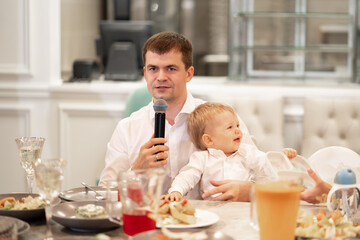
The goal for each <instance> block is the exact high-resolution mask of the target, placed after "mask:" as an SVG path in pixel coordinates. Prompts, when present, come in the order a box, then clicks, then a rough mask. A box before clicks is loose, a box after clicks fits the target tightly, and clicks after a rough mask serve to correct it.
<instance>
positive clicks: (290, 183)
mask: <svg viewBox="0 0 360 240" xmlns="http://www.w3.org/2000/svg"><path fill="white" fill-rule="evenodd" d="M302 190H303V187H302V184H301V180H299V181H298V180H267V181H264V180H263V181H258V182H256V183H255V185H254V188H253V191H252V193H251V194H252V196H251V199H252V202H251V207H252V209H253V210H254V209H256V213H255V214H254V211H253V210H252V218H253V219H252V223H253V225H254V222H255V225H257V226H258V229H259V233H260V240H293V239H295V227H296V218H297V214H298V210H299V205H300V193H301V191H302ZM256 216H257V217H256ZM254 218H256V219H254Z"/></svg>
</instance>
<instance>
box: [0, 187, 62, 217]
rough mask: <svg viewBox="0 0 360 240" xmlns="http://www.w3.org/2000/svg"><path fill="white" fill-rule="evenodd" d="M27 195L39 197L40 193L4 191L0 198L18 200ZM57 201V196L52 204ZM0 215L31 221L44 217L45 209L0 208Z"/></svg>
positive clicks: (58, 201)
mask: <svg viewBox="0 0 360 240" xmlns="http://www.w3.org/2000/svg"><path fill="white" fill-rule="evenodd" d="M28 196H32V197H33V198H35V197H39V196H40V195H39V194H36V193H4V194H0V199H3V198H6V197H14V198H15V200H20V199H21V198H24V197H28ZM58 203H60V199H58V198H57V199H56V201H55V203H54V204H55V205H56V204H58ZM0 215H2V216H9V217H14V218H18V219H21V220H24V221H32V220H37V219H40V218H45V209H44V208H37V209H24V210H13V209H9V210H4V209H0Z"/></svg>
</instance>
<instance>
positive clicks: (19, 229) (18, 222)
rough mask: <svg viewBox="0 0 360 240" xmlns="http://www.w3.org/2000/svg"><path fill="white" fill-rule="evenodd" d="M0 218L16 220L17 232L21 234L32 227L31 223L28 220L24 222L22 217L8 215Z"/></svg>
mask: <svg viewBox="0 0 360 240" xmlns="http://www.w3.org/2000/svg"><path fill="white" fill-rule="evenodd" d="M0 219H5V221H7V222H15V224H16V229H17V234H18V235H21V234H23V233H25V232H27V231H29V229H30V225H29V224H28V223H27V222H24V221H22V220H20V219H17V218H13V217H7V216H0Z"/></svg>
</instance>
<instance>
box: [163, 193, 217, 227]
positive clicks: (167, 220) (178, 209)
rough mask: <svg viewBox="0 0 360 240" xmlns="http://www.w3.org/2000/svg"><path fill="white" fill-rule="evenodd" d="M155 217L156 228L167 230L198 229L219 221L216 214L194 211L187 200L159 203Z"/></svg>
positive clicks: (199, 210) (200, 210)
mask: <svg viewBox="0 0 360 240" xmlns="http://www.w3.org/2000/svg"><path fill="white" fill-rule="evenodd" d="M157 217H158V221H157V222H158V224H157V226H158V227H161V225H164V226H166V227H167V228H199V227H205V226H210V225H212V224H215V223H216V222H218V221H219V216H218V215H217V214H215V213H213V212H210V211H206V210H202V209H195V207H194V206H193V205H191V204H190V203H189V202H188V201H187V199H184V200H182V201H180V202H169V201H161V203H160V207H159V214H158V215H157Z"/></svg>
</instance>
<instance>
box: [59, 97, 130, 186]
mask: <svg viewBox="0 0 360 240" xmlns="http://www.w3.org/2000/svg"><path fill="white" fill-rule="evenodd" d="M123 110H124V106H123V105H121V106H112V107H108V108H107V109H105V106H96V105H91V104H84V105H82V104H76V105H73V104H72V105H68V104H60V105H59V112H60V114H59V116H60V121H59V122H60V129H59V130H60V141H59V142H60V153H61V156H62V157H63V158H64V159H65V160H66V161H67V167H66V171H65V176H66V177H65V183H64V189H69V188H73V187H80V186H81V182H83V181H85V182H87V183H88V184H90V185H95V183H96V179H97V177H98V176H99V174H100V172H101V170H102V169H103V168H104V157H105V153H106V146H107V142H108V141H109V139H110V137H111V135H112V132H113V131H114V129H115V126H116V124H117V122H118V121H119V120H120V118H121V115H122V112H123Z"/></svg>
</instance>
